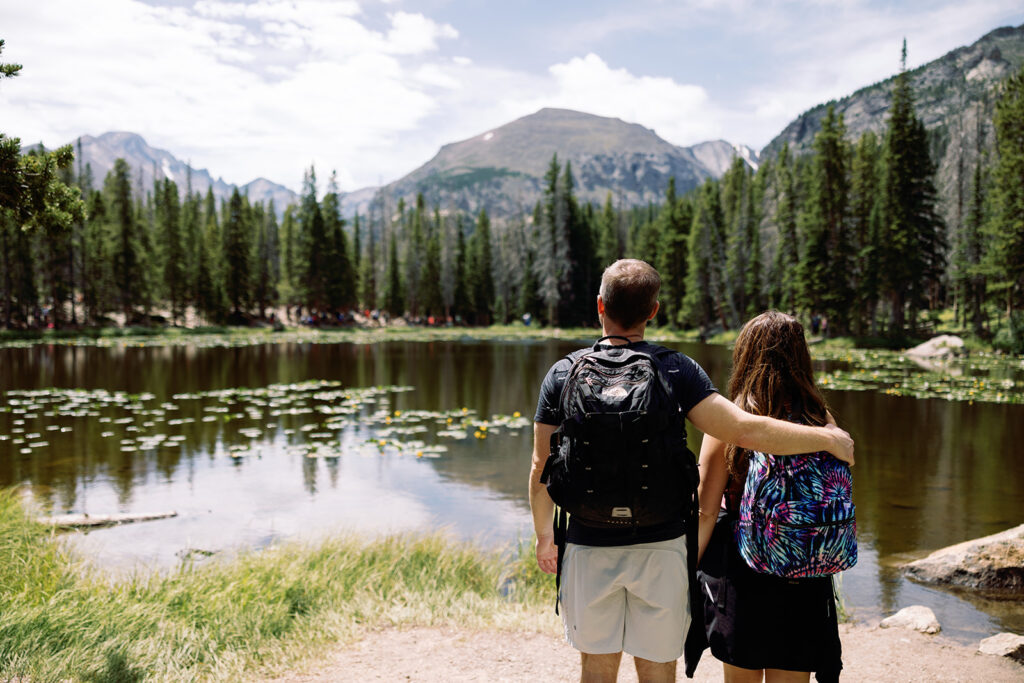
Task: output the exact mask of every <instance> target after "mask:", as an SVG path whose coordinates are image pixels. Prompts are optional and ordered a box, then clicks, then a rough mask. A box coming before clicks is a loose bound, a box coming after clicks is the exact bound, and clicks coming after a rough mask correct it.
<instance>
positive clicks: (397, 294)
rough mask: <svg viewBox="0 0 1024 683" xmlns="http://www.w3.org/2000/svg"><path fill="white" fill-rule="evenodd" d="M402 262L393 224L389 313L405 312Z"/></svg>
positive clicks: (387, 296)
mask: <svg viewBox="0 0 1024 683" xmlns="http://www.w3.org/2000/svg"><path fill="white" fill-rule="evenodd" d="M400 267H401V266H400V264H399V263H398V237H397V235H395V228H394V226H391V236H390V239H389V240H388V279H387V294H386V302H387V303H386V306H387V309H388V313H390V314H391V315H392V316H396V317H397V316H402V315H404V314H405V300H404V298H403V296H402V277H401V275H400Z"/></svg>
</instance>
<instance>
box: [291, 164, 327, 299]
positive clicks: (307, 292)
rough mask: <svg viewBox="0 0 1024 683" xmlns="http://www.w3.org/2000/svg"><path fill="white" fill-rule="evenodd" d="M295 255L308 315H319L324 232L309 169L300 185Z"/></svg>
mask: <svg viewBox="0 0 1024 683" xmlns="http://www.w3.org/2000/svg"><path fill="white" fill-rule="evenodd" d="M298 243H299V245H300V246H299V253H300V254H301V257H300V258H301V263H302V265H303V267H302V268H301V270H302V275H301V281H300V283H299V290H300V291H301V293H302V301H303V303H304V304H305V306H306V308H308V309H309V310H310V311H316V312H317V313H323V312H324V311H325V310H326V308H327V304H328V300H327V269H328V264H327V250H328V243H327V230H326V227H325V225H324V216H323V213H322V212H321V211H320V204H319V203H318V202H317V200H316V170H315V169H314V168H313V167H310V168H309V170H308V171H306V173H305V176H304V177H303V181H302V206H301V209H300V211H299V239H298Z"/></svg>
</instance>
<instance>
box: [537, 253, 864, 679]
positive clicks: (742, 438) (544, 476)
mask: <svg viewBox="0 0 1024 683" xmlns="http://www.w3.org/2000/svg"><path fill="white" fill-rule="evenodd" d="M660 287H661V278H660V276H659V275H658V272H657V271H656V270H655V269H654V268H653V267H651V266H650V265H648V264H647V263H644V262H643V261H638V260H634V259H623V260H619V261H616V262H615V263H613V264H612V265H610V266H609V267H608V268H607V269H606V270H605V271H604V275H603V276H602V278H601V289H600V293H599V294H598V297H597V314H598V318H599V320H600V321H601V326H602V329H603V334H604V335H605V336H604V337H602V338H601V339H599V340H598V341H597V343H595V344H594V345H593V346H592V347H587V348H584V349H580V350H578V351H575V352H573V353H571V354H569V355H568V356H567V357H566V358H563V359H562V360H560V361H558V362H557V363H555V364H554V365H553V366H552V367H551V369H550V370H549V371H548V373H547V376H546V377H545V378H544V382H543V385H542V387H541V390H540V397H539V400H538V403H537V413H536V416H535V418H534V422H535V424H534V446H533V460H532V466H531V470H530V486H529V496H530V508H531V511H532V513H533V523H534V531H535V532H536V534H537V546H536V551H537V563H538V565H539V566H540V568H541V569H542V570H543V571H545V572H548V573H555V574H556V575H557V577H558V578H556V585H557V586H559V592H558V601H559V602H558V604H559V605H560V607H561V615H562V618H563V621H564V623H565V634H566V639H567V640H568V642H569V643H570V644H571V645H572V646H573V647H575V648H576V649H577V650H579V651H580V652H581V668H582V675H581V678H582V680H585V681H597V682H601V681H615V680H616V677H617V674H618V669H619V663H620V659H621V656H622V653H623V652H626V653H628V654H631V655H633V657H634V659H635V665H636V669H637V674H638V676H639V678H640V680H642V681H651V682H657V681H673V680H675V673H676V660H677V659H678V658H679V656H680V655H681V654H683V650H684V647H683V642H684V638H686V640H687V643H686V654H687V657H686V664H687V666H686V669H687V672H686V673H687V675H688V676H690V677H692V675H693V671H694V669H695V668H696V666H697V659H698V658H699V656H700V652H701V650H702V649H703V647H704V631H703V628H702V623H701V622H702V619H700V618H698V619H697V624H696V628H694V629H690V625H691V617H690V610H689V605H691V604H692V605H697V606H698V607H699V606H700V605H701V604H702V603H701V602H700V596H699V594H697V590H698V584H697V582H696V574H695V571H696V557H697V510H696V507H697V490H696V487H697V478H696V471H695V469H696V468H695V462H694V461H695V458H694V456H693V454H692V453H690V452H689V451H688V449H687V448H686V431H685V423H684V418H689V419H690V421H691V422H692V423H693V424H694V425H695V426H696V427H697V428H698V429H700V430H701V431H703V432H705V433H710V434H713V435H715V437H717V438H718V439H720V440H721V441H723V442H725V443H735V444H738V445H740V446H741V447H743V448H747V449H759V450H764V451H767V452H771V453H807V452H812V451H821V450H824V451H828V452H830V453H834V454H836V456H837V457H839V458H841V459H843V460H844V461H847V462H849V463H851V464H852V462H853V440H852V439H851V438H850V435H849V434H847V433H846V432H844V431H843V430H841V429H839V428H837V427H836V426H834V425H829V426H826V427H814V426H808V425H800V424H795V423H793V422H789V421H784V420H776V419H773V418H770V417H764V416H759V415H754V414H752V413H750V412H745V411H743V410H741V409H740V408H738V407H737V406H736V405H735V404H733V403H732V402H730V401H728V400H726V399H725V398H724V397H723V396H721V395H720V394H719V393H718V392H717V391H716V389H715V388H714V386H713V385H712V383H711V381H710V380H709V379H708V376H707V374H706V373H705V372H704V370H703V369H701V367H700V366H699V365H697V363H695V362H694V361H693V360H692V359H690V358H688V357H687V356H685V355H683V354H682V353H679V352H676V351H672V350H670V349H666V348H664V347H660V346H655V345H653V344H648V343H647V342H645V341H644V340H643V337H644V331H645V329H646V325H647V322H648V321H649V320H650V319H651V318H653V317H654V316H655V315H656V314H657V312H658V291H659V289H660ZM553 437H554V438H553ZM553 499H554V501H553ZM556 502H557V503H558V504H559V510H558V514H557V515H556V514H555V507H554V503H556ZM566 512H567V513H569V514H568V521H567V523H566V519H565V513H566ZM688 633H689V635H688Z"/></svg>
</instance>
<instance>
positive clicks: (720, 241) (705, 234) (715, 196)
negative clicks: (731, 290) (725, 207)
mask: <svg viewBox="0 0 1024 683" xmlns="http://www.w3.org/2000/svg"><path fill="white" fill-rule="evenodd" d="M724 222H725V218H724V216H723V215H722V204H721V198H720V196H719V189H718V183H716V182H715V181H713V180H710V179H709V180H707V181H705V182H704V184H703V185H702V186H701V187H700V191H699V193H698V195H697V205H696V207H695V209H694V214H693V226H692V227H691V228H690V241H689V243H688V244H687V257H688V263H687V266H686V288H685V289H686V291H685V294H684V296H683V306H682V311H681V315H682V318H683V320H684V321H686V322H687V323H689V324H691V325H695V326H698V327H700V328H701V329H702V330H703V329H705V328H707V327H708V326H710V325H711V323H712V322H713V321H714V320H715V319H716V318H717V319H718V320H720V321H721V323H722V325H723V327H727V326H728V325H727V321H726V319H725V308H724V301H723V298H724V295H725V283H724V277H723V272H722V267H723V264H724V261H725V259H724V252H725V244H724V242H725V239H724V230H725V228H724Z"/></svg>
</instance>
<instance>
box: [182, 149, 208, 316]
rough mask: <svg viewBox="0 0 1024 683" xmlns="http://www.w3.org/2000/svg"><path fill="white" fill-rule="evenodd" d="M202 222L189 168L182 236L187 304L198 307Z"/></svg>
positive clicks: (183, 210) (183, 207)
mask: <svg viewBox="0 0 1024 683" xmlns="http://www.w3.org/2000/svg"><path fill="white" fill-rule="evenodd" d="M202 234H203V233H202V220H201V217H200V198H199V193H198V192H194V191H193V190H192V169H191V167H188V169H187V175H186V176H185V201H184V202H183V204H182V207H181V235H182V240H183V249H184V253H185V259H186V261H185V284H184V286H183V290H184V296H185V299H186V302H188V303H191V304H192V305H196V299H197V296H196V280H197V278H198V274H199V250H200V249H201V245H202Z"/></svg>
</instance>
